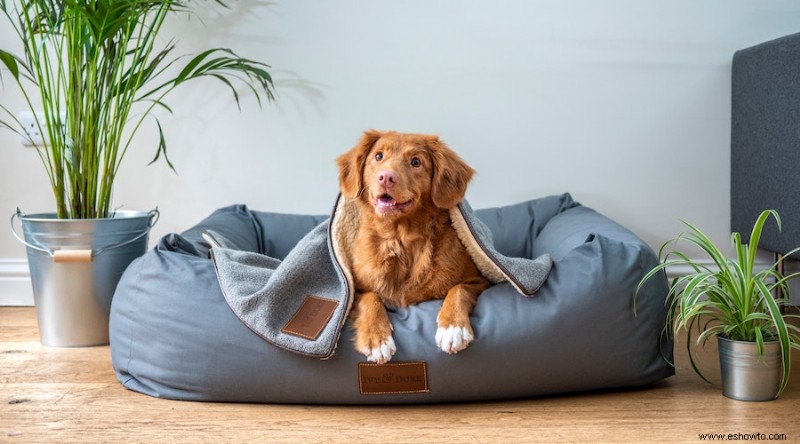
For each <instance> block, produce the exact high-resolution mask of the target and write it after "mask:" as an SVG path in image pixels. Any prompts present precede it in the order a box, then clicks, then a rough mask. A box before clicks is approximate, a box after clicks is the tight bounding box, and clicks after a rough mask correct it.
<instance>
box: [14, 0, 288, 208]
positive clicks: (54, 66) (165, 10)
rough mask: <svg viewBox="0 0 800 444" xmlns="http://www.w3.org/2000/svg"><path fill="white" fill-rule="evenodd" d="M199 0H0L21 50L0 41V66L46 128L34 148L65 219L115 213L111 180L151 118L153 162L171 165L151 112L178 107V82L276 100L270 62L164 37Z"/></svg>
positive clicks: (41, 128)
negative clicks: (173, 98) (204, 82)
mask: <svg viewBox="0 0 800 444" xmlns="http://www.w3.org/2000/svg"><path fill="white" fill-rule="evenodd" d="M198 1H199V0H0V11H2V13H3V15H5V17H6V18H7V22H8V23H9V24H10V25H11V26H12V27H13V29H14V31H15V32H16V35H17V37H18V40H19V42H20V43H21V45H22V55H21V56H17V55H14V54H12V53H11V52H10V51H9V50H6V49H3V48H0V62H2V64H0V67H3V66H4V67H5V70H6V72H7V73H8V74H10V77H11V78H12V79H13V80H14V82H15V83H16V85H17V86H18V87H19V88H20V90H21V92H22V95H23V96H24V100H25V102H26V104H27V107H28V108H29V109H30V111H31V112H32V113H33V115H34V116H35V125H36V126H37V127H38V128H37V129H38V130H39V132H40V133H41V134H45V135H46V137H45V138H44V140H45V141H44V142H43V143H42V144H41V145H38V146H37V147H36V148H37V151H38V153H39V156H40V158H41V160H42V163H43V164H44V167H45V169H46V172H47V176H48V178H49V181H50V185H51V187H52V190H53V194H54V196H55V201H56V213H57V216H58V217H59V218H70V219H72V218H105V217H109V216H110V215H111V213H112V212H113V211H112V207H111V198H112V188H113V185H114V179H115V178H116V176H117V173H118V172H119V171H120V167H121V165H122V160H123V158H124V157H125V154H126V153H127V152H128V150H129V149H130V148H131V146H132V142H133V139H134V136H135V135H136V133H137V132H138V130H139V129H140V128H141V126H142V124H143V123H144V122H145V120H146V119H147V118H148V117H151V118H153V119H154V120H155V124H156V125H157V127H158V134H159V140H158V147H157V149H156V150H155V156H154V158H153V162H155V161H156V160H158V159H159V158H160V157H162V156H163V158H164V160H165V161H166V162H167V164H168V165H169V167H170V168H172V169H174V168H173V165H172V163H171V162H170V160H169V158H168V157H167V145H166V142H165V138H164V131H163V127H162V125H161V123H160V122H159V120H158V119H157V118H156V117H155V115H154V114H153V113H152V111H154V110H155V109H156V108H157V107H158V108H161V109H163V110H166V111H167V112H169V113H172V110H171V109H170V107H169V106H168V105H167V103H166V102H165V98H166V96H167V95H169V93H170V92H172V91H173V90H175V89H176V88H178V87H179V86H181V85H184V84H186V83H189V82H191V81H193V80H196V79H200V78H214V79H217V80H219V81H221V82H223V83H224V84H225V85H226V86H227V87H229V88H230V90H231V92H232V94H233V98H234V99H235V101H236V103H237V106H239V93H238V92H237V89H236V87H235V84H236V85H244V86H246V87H247V88H249V90H251V91H252V92H253V93H254V95H255V97H256V98H257V99H258V104H259V106H261V104H262V96H263V97H266V98H267V99H268V100H272V99H273V84H272V79H271V77H270V74H269V73H268V71H267V68H269V66H268V65H266V64H264V63H260V62H257V61H253V60H248V59H245V58H242V57H239V56H238V55H237V54H236V53H235V52H233V51H231V50H230V49H225V48H213V49H208V50H206V51H203V52H200V53H199V54H196V55H180V56H179V55H175V48H176V44H175V42H174V41H164V40H163V39H162V38H160V37H159V33H160V31H161V29H162V27H163V26H164V23H165V20H166V19H167V18H168V17H169V16H170V15H171V14H173V13H179V12H189V13H190V12H191V7H192V6H194V5H195V4H196V3H198ZM215 3H216V6H222V7H225V6H226V5H225V4H224V3H222V2H221V0H217V1H216V2H215ZM203 4H204V5H206V6H209V5H210V2H205V1H204V3H203ZM29 87H32V88H31V89H29ZM36 91H38V98H37V94H34V93H35V92H36ZM37 102H38V103H37ZM0 110H2V112H0V126H2V127H5V128H8V129H10V130H12V131H14V132H16V133H18V134H20V135H21V136H22V137H26V138H28V139H29V140H30V137H29V136H28V131H27V130H26V129H23V128H22V125H21V123H20V121H19V119H18V118H17V117H16V116H15V114H14V113H12V110H10V109H9V108H8V107H7V106H4V105H2V104H0ZM37 110H41V115H40V114H38V113H37V112H36V111H37ZM3 116H5V118H2V117H3ZM154 145H155V143H154ZM151 163H152V162H151Z"/></svg>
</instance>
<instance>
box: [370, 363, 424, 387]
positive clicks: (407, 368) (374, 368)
mask: <svg viewBox="0 0 800 444" xmlns="http://www.w3.org/2000/svg"><path fill="white" fill-rule="evenodd" d="M358 389H359V391H360V392H361V394H362V395H387V394H395V393H426V392H428V365H427V364H426V363H425V362H421V361H420V362H395V363H388V364H369V363H364V362H362V363H359V364H358Z"/></svg>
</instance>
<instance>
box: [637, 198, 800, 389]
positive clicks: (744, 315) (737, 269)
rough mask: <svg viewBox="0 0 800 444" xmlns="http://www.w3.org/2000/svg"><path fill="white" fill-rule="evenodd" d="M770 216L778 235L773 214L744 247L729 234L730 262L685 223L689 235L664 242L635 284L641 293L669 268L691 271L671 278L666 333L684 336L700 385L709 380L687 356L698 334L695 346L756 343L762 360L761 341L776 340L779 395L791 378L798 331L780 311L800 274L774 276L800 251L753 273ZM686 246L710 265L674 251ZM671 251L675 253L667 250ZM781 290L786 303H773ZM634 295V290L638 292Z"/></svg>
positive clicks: (736, 236)
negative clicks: (716, 341) (721, 341)
mask: <svg viewBox="0 0 800 444" xmlns="http://www.w3.org/2000/svg"><path fill="white" fill-rule="evenodd" d="M770 216H772V217H773V218H774V219H775V222H776V223H777V226H778V229H779V230H780V226H781V221H780V216H779V215H778V213H777V212H776V211H775V210H765V211H763V212H762V213H761V214H760V215H759V217H758V219H757V220H756V222H755V224H754V226H753V230H752V232H751V234H750V242H749V243H748V244H746V245H745V244H743V243H742V238H741V235H740V234H739V233H738V232H734V233H732V234H731V245H732V246H733V249H734V251H735V256H736V257H735V258H728V257H726V256H725V254H723V253H722V251H720V249H719V248H718V247H717V246H716V245H715V244H714V243H713V242H712V241H711V240H710V239H709V238H708V236H706V235H705V234H704V233H703V232H702V231H700V230H699V229H698V228H697V227H695V226H694V225H692V224H690V223H687V222H685V221H684V222H683V224H684V225H685V226H686V227H687V228H688V231H687V232H685V233H682V234H680V235H679V236H677V237H676V238H673V239H671V240H669V241H667V242H665V243H664V244H663V245H662V246H661V249H660V250H659V259H660V261H661V263H660V264H659V265H658V266H656V267H655V268H653V269H652V270H651V271H650V272H648V273H647V274H646V275H645V276H644V278H642V280H641V282H640V283H639V288H641V287H642V285H643V284H644V283H645V281H647V280H648V279H650V278H651V277H653V276H654V275H656V274H658V273H660V272H662V271H664V270H665V269H666V268H668V267H672V266H676V265H678V266H688V267H689V268H690V269H691V270H692V272H691V273H688V274H686V275H683V276H680V277H678V278H675V279H674V280H673V281H672V283H671V285H670V289H669V292H668V294H667V304H669V308H670V310H669V312H668V313H669V314H668V318H667V325H666V327H665V333H666V334H668V335H675V334H677V333H678V331H680V330H681V329H684V330H686V331H687V332H688V334H687V341H686V347H687V349H688V350H689V351H690V353H689V359H690V362H691V365H692V368H693V369H694V370H695V372H697V374H698V375H700V377H701V378H703V380H705V381H706V382H709V381H708V379H707V378H706V377H705V376H704V375H703V374H702V372H701V371H700V370H699V369H698V367H697V365H696V363H695V361H694V358H693V357H692V353H691V344H692V340H691V338H692V337H693V336H694V335H695V334H696V335H697V339H696V345H700V344H705V342H706V341H707V340H708V339H709V338H710V337H712V336H714V335H719V336H722V337H725V338H728V339H731V340H735V341H747V342H754V343H756V344H757V348H758V353H759V355H760V356H763V352H764V343H765V341H777V342H779V343H780V347H781V362H782V371H783V376H782V379H781V382H780V387H779V390H778V395H780V394H781V393H783V391H784V390H785V389H786V386H787V385H788V383H789V375H790V374H791V349H792V348H795V349H800V336H798V333H799V332H800V329H798V328H797V327H795V326H794V325H791V324H788V323H787V322H786V320H785V318H787V317H797V316H796V315H787V314H783V313H782V311H781V306H782V305H785V304H788V294H789V286H788V281H789V280H790V279H793V278H795V277H797V276H798V275H800V273H793V274H791V275H788V276H783V275H781V273H780V272H779V271H778V269H779V266H780V263H781V261H782V260H783V258H785V257H789V256H790V255H791V254H793V253H795V252H797V251H798V250H800V249H795V250H792V251H790V252H789V253H787V254H786V255H784V256H783V257H782V258H781V259H779V260H777V261H775V262H774V263H772V264H771V265H770V266H769V267H768V268H765V269H760V270H756V253H757V251H758V243H759V241H760V239H761V232H762V230H763V228H764V224H765V223H766V222H767V220H768V219H769V218H770ZM681 241H683V242H688V243H689V244H691V245H694V246H695V247H697V248H699V249H700V251H701V252H702V253H703V254H704V255H705V256H707V257H708V259H710V260H711V262H710V263H711V264H713V266H707V265H705V264H706V263H707V262H705V263H701V262H698V260H695V259H691V258H689V257H688V256H687V255H686V254H685V253H684V252H682V251H680V250H678V249H675V248H674V246H675V245H677V243H678V242H681ZM671 247H673V248H671ZM776 289H780V290H781V291H782V292H783V294H784V295H786V298H781V299H775V298H774V296H773V293H774V292H775V290H776ZM637 291H638V289H637Z"/></svg>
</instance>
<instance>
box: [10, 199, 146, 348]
mask: <svg viewBox="0 0 800 444" xmlns="http://www.w3.org/2000/svg"><path fill="white" fill-rule="evenodd" d="M14 218H18V219H19V220H20V221H21V223H22V231H23V234H24V240H23V239H22V238H20V236H19V235H18V234H17V232H16V231H15V230H14ZM157 220H158V210H153V211H150V212H143V211H117V212H116V214H114V216H113V217H110V218H107V219H58V218H57V217H56V215H55V214H54V213H42V214H32V215H24V214H23V213H22V212H21V211H19V210H17V213H16V214H14V216H12V218H11V227H12V233H13V234H14V236H15V237H16V238H17V239H18V240H19V241H20V242H22V243H24V244H25V245H26V246H27V255H28V266H29V269H30V273H31V283H32V285H33V298H34V303H35V305H36V317H37V320H38V322H39V337H40V340H41V342H42V344H43V345H47V346H53V347H79V346H91V345H103V344H108V317H109V311H110V309H111V299H112V297H113V296H114V290H115V289H116V288H117V283H118V282H119V279H120V277H121V276H122V273H123V272H124V271H125V268H127V267H128V265H129V264H130V263H131V262H132V261H133V260H134V259H136V258H137V257H139V256H141V255H143V254H144V253H145V251H147V238H148V235H149V233H150V228H152V226H153V225H155V223H156V221H157Z"/></svg>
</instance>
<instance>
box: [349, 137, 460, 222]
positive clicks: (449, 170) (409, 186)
mask: <svg viewBox="0 0 800 444" xmlns="http://www.w3.org/2000/svg"><path fill="white" fill-rule="evenodd" d="M337 163H338V165H339V186H340V188H341V191H342V194H344V195H345V196H347V197H349V198H352V199H359V200H360V201H361V202H363V203H365V204H368V205H370V206H372V207H374V209H375V212H376V213H377V214H378V215H381V216H393V217H396V216H402V215H407V214H412V213H414V212H416V211H418V210H420V209H423V208H426V207H429V206H430V205H433V206H435V207H436V208H440V209H448V208H451V207H454V206H456V205H457V204H458V203H459V202H461V200H462V199H464V194H465V193H466V191H467V183H469V181H470V179H471V178H472V175H473V174H474V173H475V171H474V170H473V169H472V168H471V167H470V166H469V165H467V164H466V163H465V162H464V161H463V160H462V159H461V158H460V157H459V156H458V155H457V154H456V153H455V152H453V150H451V149H450V148H448V146H447V145H445V144H444V142H442V141H441V140H439V137H438V136H433V135H426V134H405V133H398V132H395V131H388V132H379V131H374V130H370V131H366V132H365V133H364V135H363V136H362V137H361V140H359V141H358V143H357V144H356V146H355V147H353V148H352V149H351V150H350V151H348V152H347V153H345V154H343V155H342V156H340V157H339V158H338V159H337Z"/></svg>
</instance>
